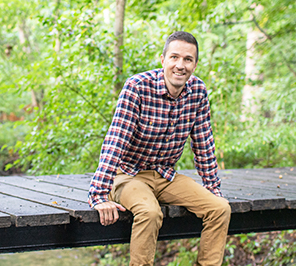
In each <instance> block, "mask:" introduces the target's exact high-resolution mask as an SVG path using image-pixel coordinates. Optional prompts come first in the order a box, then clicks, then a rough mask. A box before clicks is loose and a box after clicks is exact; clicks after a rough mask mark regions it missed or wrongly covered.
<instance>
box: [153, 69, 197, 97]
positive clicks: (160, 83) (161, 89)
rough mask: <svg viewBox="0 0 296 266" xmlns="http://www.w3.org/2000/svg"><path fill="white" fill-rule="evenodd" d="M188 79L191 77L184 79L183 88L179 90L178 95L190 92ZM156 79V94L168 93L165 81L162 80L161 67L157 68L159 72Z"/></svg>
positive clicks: (182, 95) (181, 95)
mask: <svg viewBox="0 0 296 266" xmlns="http://www.w3.org/2000/svg"><path fill="white" fill-rule="evenodd" d="M190 80H191V77H190V78H189V80H187V81H186V83H185V86H184V89H183V91H182V92H181V94H180V96H179V97H184V96H185V95H187V94H190V93H192V89H191V85H190V84H191V82H190ZM157 81H158V86H157V92H156V93H157V94H158V95H165V94H168V90H167V88H166V86H165V82H164V73H163V68H161V69H159V72H158V74H157Z"/></svg>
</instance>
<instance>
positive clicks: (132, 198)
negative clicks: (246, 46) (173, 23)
mask: <svg viewBox="0 0 296 266" xmlns="http://www.w3.org/2000/svg"><path fill="white" fill-rule="evenodd" d="M197 62H198V43H197V41H196V39H195V38H194V37H193V36H192V35H191V34H189V33H187V32H182V31H181V32H175V33H173V34H172V35H170V36H169V37H168V39H167V41H166V44H165V46H164V50H163V54H162V55H161V63H162V66H163V68H162V69H156V70H152V71H147V72H145V73H141V74H137V75H134V76H133V77H131V78H130V79H128V80H127V81H126V83H125V85H124V87H123V89H122V92H121V94H120V96H119V100H118V103H117V108H116V111H115V114H114V117H113V121H112V124H111V126H110V128H109V131H108V133H107V135H106V137H105V140H104V143H103V146H102V151H101V156H100V162H99V166H98V169H97V171H96V173H95V174H94V177H93V179H92V182H91V187H90V192H89V204H90V206H91V207H94V208H95V209H96V210H97V211H98V212H99V215H100V222H101V223H102V225H109V224H113V223H115V222H116V221H117V219H118V211H117V209H118V210H120V211H125V210H126V209H128V210H130V211H131V212H132V213H133V215H134V221H133V226H132V235H131V243H130V257H131V260H130V265H153V260H154V254H155V248H156V241H157V237H158V231H159V229H160V227H161V225H162V212H161V209H160V206H159V202H161V203H168V204H173V205H179V206H184V207H186V208H187V209H188V210H189V211H191V212H193V213H195V214H196V215H197V216H198V217H200V218H202V220H203V231H202V234H201V239H200V247H199V251H198V258H197V265H207V266H210V265H212V266H218V265H221V264H222V260H223V254H224V247H225V241H226V236H227V231H228V224H229V220H230V213H231V211H230V207H229V204H228V201H227V200H226V199H224V198H223V197H222V193H221V191H220V179H219V178H218V176H217V162H216V157H215V155H214V151H215V145H214V139H213V135H212V129H211V125H210V108H209V101H208V97H207V91H206V87H205V85H204V83H203V82H202V80H200V79H199V78H197V77H195V76H193V75H192V73H193V72H194V70H195V68H196V66H197ZM189 135H190V137H191V147H192V151H193V152H194V161H195V166H196V169H197V171H198V173H199V175H200V176H201V177H202V180H203V185H204V186H201V185H199V184H197V183H196V182H195V181H194V180H193V179H191V178H190V177H187V176H184V175H181V174H178V173H177V172H176V171H175V170H174V165H175V164H176V162H177V161H178V160H179V158H180V157H181V154H182V151H183V148H184V145H185V142H186V140H187V138H188V136H189Z"/></svg>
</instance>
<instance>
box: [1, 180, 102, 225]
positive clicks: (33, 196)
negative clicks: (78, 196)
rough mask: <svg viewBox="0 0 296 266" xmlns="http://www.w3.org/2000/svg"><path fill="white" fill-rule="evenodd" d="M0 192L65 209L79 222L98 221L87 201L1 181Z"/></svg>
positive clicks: (95, 213)
mask: <svg viewBox="0 0 296 266" xmlns="http://www.w3.org/2000/svg"><path fill="white" fill-rule="evenodd" d="M0 193H2V194H6V195H11V196H14V197H17V198H21V199H24V200H29V201H32V202H36V203H40V204H44V205H48V206H51V207H55V208H58V209H62V210H66V211H67V212H69V214H70V215H71V216H73V217H75V218H78V219H80V221H81V222H86V223H89V222H97V221H98V214H97V212H96V211H94V210H91V209H90V207H89V205H88V203H87V202H81V201H75V200H70V199H65V198H61V197H58V196H52V195H49V194H45V193H41V192H36V191H33V190H29V189H25V188H20V187H16V186H13V185H7V184H3V183H0Z"/></svg>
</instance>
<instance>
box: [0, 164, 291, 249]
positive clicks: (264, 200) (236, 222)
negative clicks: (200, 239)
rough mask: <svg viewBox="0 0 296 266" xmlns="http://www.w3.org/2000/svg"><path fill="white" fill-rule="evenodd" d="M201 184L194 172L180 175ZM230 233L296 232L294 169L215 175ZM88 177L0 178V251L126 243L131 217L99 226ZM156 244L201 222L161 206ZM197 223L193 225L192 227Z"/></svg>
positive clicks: (193, 232) (192, 231) (194, 231)
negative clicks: (161, 219) (91, 204)
mask: <svg viewBox="0 0 296 266" xmlns="http://www.w3.org/2000/svg"><path fill="white" fill-rule="evenodd" d="M179 172H180V173H183V174H186V175H188V176H190V177H192V178H194V179H195V180H196V181H197V182H199V183H200V182H201V179H200V177H198V176H197V174H196V171H195V170H184V171H179ZM219 176H220V178H221V179H222V192H223V193H224V196H225V197H226V198H227V199H228V200H229V202H230V205H231V208H232V222H231V225H230V229H229V232H230V233H240V232H248V231H265V230H279V229H288V228H296V192H295V191H296V167H289V168H280V169H275V168H272V169H252V170H246V169H234V170H220V171H219ZM91 177H92V174H84V175H58V176H56V175H49V176H6V177H0V252H8V251H19V250H36V249H45V248H55V247H71V246H84V245H94V244H107V243H120V242H127V241H128V240H129V235H130V225H131V222H132V216H131V214H130V213H121V214H120V217H121V218H120V221H119V222H117V223H116V224H114V225H112V226H109V227H103V226H101V225H100V224H99V222H98V214H97V212H96V211H94V210H91V209H90V208H89V206H88V204H87V202H86V201H87V193H88V189H89V183H90V179H91ZM162 210H163V213H164V217H165V218H164V225H163V228H162V229H161V231H160V239H170V238H182V237H193V236H198V235H199V234H200V231H201V229H202V227H201V221H200V220H199V219H198V218H196V217H195V216H193V215H192V214H190V213H189V212H187V211H186V210H185V209H184V208H182V207H176V206H162ZM194 221H196V223H194Z"/></svg>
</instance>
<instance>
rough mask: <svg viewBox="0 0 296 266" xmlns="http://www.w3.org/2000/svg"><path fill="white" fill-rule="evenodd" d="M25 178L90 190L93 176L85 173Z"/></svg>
mask: <svg viewBox="0 0 296 266" xmlns="http://www.w3.org/2000/svg"><path fill="white" fill-rule="evenodd" d="M24 178H28V179H31V180H35V181H37V182H45V183H50V184H56V185H61V186H66V187H71V188H76V189H82V190H89V185H90V181H91V178H90V177H89V176H85V175H59V176H24Z"/></svg>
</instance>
